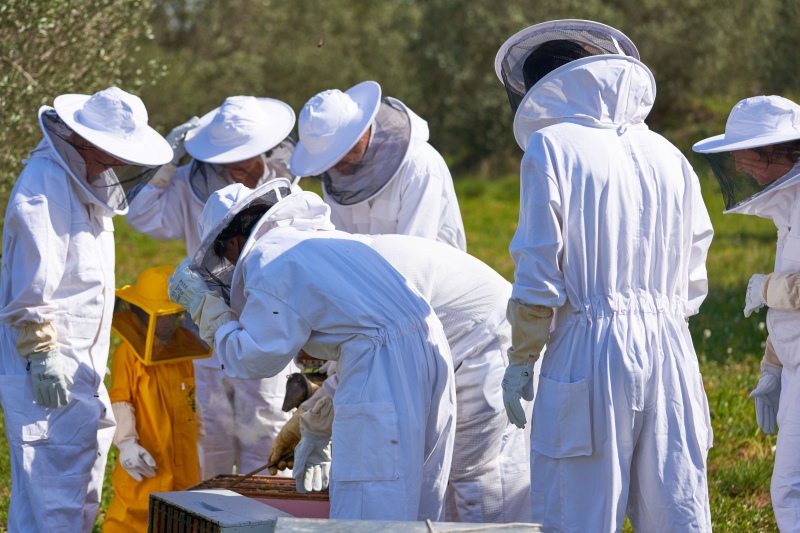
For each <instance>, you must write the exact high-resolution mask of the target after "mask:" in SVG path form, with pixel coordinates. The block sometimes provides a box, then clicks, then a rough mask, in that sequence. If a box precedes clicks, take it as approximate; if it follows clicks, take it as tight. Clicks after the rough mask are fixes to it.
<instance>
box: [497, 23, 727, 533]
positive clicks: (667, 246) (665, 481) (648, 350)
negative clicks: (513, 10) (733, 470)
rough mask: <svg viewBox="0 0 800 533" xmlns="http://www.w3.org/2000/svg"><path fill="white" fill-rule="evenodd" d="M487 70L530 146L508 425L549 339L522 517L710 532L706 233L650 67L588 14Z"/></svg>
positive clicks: (545, 31) (513, 313)
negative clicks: (703, 322) (664, 131)
mask: <svg viewBox="0 0 800 533" xmlns="http://www.w3.org/2000/svg"><path fill="white" fill-rule="evenodd" d="M495 69H496V71H497V75H498V77H499V78H500V79H501V80H502V81H503V82H504V84H505V86H506V89H507V91H508V95H509V100H510V102H511V107H512V110H513V111H515V117H514V135H515V137H516V139H517V142H518V144H519V146H520V147H521V148H523V149H524V150H525V155H524V156H523V158H522V164H521V176H520V179H521V194H522V196H521V202H520V219H519V225H518V228H517V232H516V234H515V235H514V239H513V241H512V242H511V246H510V251H511V254H512V256H513V258H514V262H515V263H516V271H515V282H514V286H513V291H512V297H511V300H510V301H509V304H508V319H509V321H510V322H511V328H512V347H511V349H510V350H509V352H508V357H509V360H510V362H509V366H508V369H507V370H506V374H505V378H504V380H503V394H504V397H505V402H506V408H507V410H508V416H509V419H510V420H511V421H512V422H514V423H515V424H517V425H519V426H520V427H521V426H522V425H523V424H525V423H526V422H527V420H526V418H525V416H524V413H523V411H522V409H521V406H520V405H519V403H518V401H519V398H520V396H522V395H523V391H524V389H525V388H526V387H527V386H528V383H529V381H530V380H531V377H532V366H533V363H534V361H535V360H536V358H537V357H538V354H539V353H540V350H541V348H542V346H543V345H544V344H545V343H547V344H548V345H547V351H546V352H545V354H544V360H543V362H542V370H541V376H540V378H539V385H538V392H537V395H536V399H535V402H534V407H533V422H532V424H533V427H532V429H531V441H532V442H531V450H532V451H531V454H532V457H531V492H532V503H533V521H534V522H541V523H543V524H544V530H545V531H562V532H566V531H576V532H577V531H580V532H583V531H619V530H621V529H622V524H623V520H624V517H625V514H626V513H627V515H628V517H629V518H630V520H631V523H632V525H633V528H634V529H635V530H636V531H670V532H678V531H692V532H698V531H711V520H710V512H709V502H708V488H707V481H706V458H707V453H708V449H709V448H710V446H711V444H712V432H711V426H710V424H709V412H708V405H707V400H706V396H705V392H704V390H703V385H702V379H701V376H700V372H699V370H698V363H697V357H696V354H695V351H694V348H693V346H692V344H691V337H690V335H689V330H688V326H687V319H688V317H690V316H691V315H694V314H696V313H697V312H698V308H699V306H700V304H701V302H702V301H703V299H704V298H705V296H706V293H707V280H706V270H705V258H706V253H707V250H708V247H709V245H710V243H711V238H712V235H713V231H712V228H711V223H710V221H709V218H708V213H707V212H706V208H705V205H704V204H703V199H702V197H701V195H700V185H699V182H698V179H697V176H696V175H695V173H694V172H693V170H692V168H691V166H690V165H689V163H688V161H687V160H686V159H685V158H684V157H683V156H682V155H681V153H680V152H679V151H678V149H677V148H675V147H674V146H672V145H671V144H670V143H669V142H668V141H666V140H665V139H664V138H663V137H661V136H660V135H658V134H656V133H653V132H651V131H650V130H649V129H648V128H647V126H646V125H645V123H644V119H645V117H646V116H647V113H648V112H649V111H650V108H651V107H652V105H653V101H654V98H655V82H654V81H653V77H652V75H651V74H650V71H649V70H648V69H647V67H645V66H644V65H643V64H642V63H641V62H640V61H639V60H638V52H637V50H636V47H635V46H634V45H633V43H632V42H631V41H630V40H629V39H628V38H627V37H626V36H625V35H623V34H622V33H621V32H619V31H617V30H615V29H614V28H611V27H608V26H605V25H603V24H599V23H596V22H592V21H582V20H562V21H551V22H545V23H542V24H537V25H535V26H531V27H529V28H527V29H525V30H522V31H521V32H519V33H517V34H516V35H514V36H512V37H511V38H510V39H508V40H507V41H506V42H505V43H504V44H503V46H502V47H501V48H500V50H499V52H498V54H497V56H496V60H495ZM553 309H555V316H553ZM551 328H552V329H551Z"/></svg>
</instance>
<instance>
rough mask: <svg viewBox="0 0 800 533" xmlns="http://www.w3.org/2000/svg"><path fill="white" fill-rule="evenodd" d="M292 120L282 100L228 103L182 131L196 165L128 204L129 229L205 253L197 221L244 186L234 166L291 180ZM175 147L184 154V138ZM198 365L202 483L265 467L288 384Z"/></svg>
mask: <svg viewBox="0 0 800 533" xmlns="http://www.w3.org/2000/svg"><path fill="white" fill-rule="evenodd" d="M294 121H295V118H294V111H293V110H292V109H291V108H290V107H289V106H288V105H287V104H285V103H283V102H281V101H279V100H275V99H272V98H255V97H252V96H232V97H229V98H227V99H226V100H225V102H223V104H222V106H220V107H219V108H216V109H213V110H211V111H209V112H208V113H206V114H205V115H204V116H203V117H201V118H200V119H199V120H196V125H195V127H194V128H193V129H191V130H189V131H188V132H185V133H186V141H185V147H186V151H187V152H188V153H189V155H190V156H192V158H193V160H192V161H191V162H190V163H189V164H186V165H183V166H181V167H179V168H178V169H177V172H176V171H175V168H174V166H173V167H172V169H171V172H172V173H173V174H174V175H173V176H171V177H168V178H166V179H160V180H159V179H158V178H162V176H157V177H156V178H155V179H154V180H153V181H154V182H155V184H149V185H146V186H145V187H144V188H143V189H142V191H141V192H140V193H139V195H138V196H137V198H136V199H135V200H134V201H133V202H131V207H130V210H129V212H128V215H127V217H126V219H127V221H128V223H129V224H130V225H131V226H132V227H133V228H134V229H136V230H138V231H140V232H142V233H144V234H145V235H149V236H150V237H154V238H156V239H160V240H182V241H185V242H186V253H187V255H189V256H191V255H192V254H194V252H195V251H196V250H197V248H198V247H199V246H200V235H199V233H198V229H197V220H198V219H199V217H200V213H202V211H203V206H204V205H205V203H206V201H207V200H208V197H209V196H210V195H211V193H213V192H214V191H216V190H218V189H221V188H222V187H224V186H226V185H228V184H230V183H234V182H235V181H236V180H237V179H240V178H237V175H236V174H235V173H231V172H229V171H228V169H229V168H230V167H235V166H236V165H239V164H240V163H241V162H242V161H252V160H256V161H255V164H254V165H253V166H254V167H255V169H256V170H255V172H256V174H257V175H256V176H248V177H247V178H248V179H251V180H252V183H246V184H248V185H250V184H252V185H260V184H263V183H266V182H268V181H270V180H273V179H275V178H277V177H291V173H290V172H289V168H288V167H289V158H290V157H291V152H292V149H293V147H294V144H293V141H292V139H291V138H288V137H287V135H289V132H290V131H291V130H292V128H293V127H294ZM188 126H189V125H188V124H187V125H184V126H183V127H179V128H176V130H181V129H186V127H188ZM176 143H177V145H178V147H179V150H180V144H181V143H180V139H176ZM181 153H182V151H181ZM178 159H180V157H177V158H176V162H177V160H178ZM258 160H260V162H261V164H260V165H259V164H258ZM164 170H165V171H167V172H169V170H170V169H168V168H167V169H164ZM167 176H169V174H167ZM240 181H241V179H240ZM194 366H195V379H196V386H197V394H196V398H197V401H198V402H199V403H200V406H201V408H202V410H203V416H204V419H205V427H206V434H205V437H204V438H203V439H201V445H202V453H203V458H202V461H203V467H204V470H203V472H204V477H206V478H211V477H214V476H217V475H220V474H230V473H231V472H232V469H233V466H234V463H235V464H236V465H237V471H238V472H239V473H247V472H250V471H252V470H255V469H256V468H258V467H260V466H263V465H264V463H265V462H266V460H267V454H268V453H269V448H270V446H271V444H272V440H273V439H274V438H275V435H277V433H278V431H279V430H280V427H281V426H282V425H283V424H284V423H285V422H286V420H287V419H288V415H287V414H286V413H284V412H283V411H282V410H281V405H282V402H283V397H284V395H285V393H286V379H285V377H284V376H276V377H274V378H269V379H263V380H239V379H233V378H231V377H229V376H227V375H226V374H225V373H224V372H223V371H222V370H221V368H220V364H219V359H217V357H216V356H214V355H212V356H211V357H209V358H206V359H199V360H196V361H195V362H194ZM294 370H296V369H295V368H294V367H292V368H290V369H289V371H290V372H291V371H294Z"/></svg>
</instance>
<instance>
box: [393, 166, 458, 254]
mask: <svg viewBox="0 0 800 533" xmlns="http://www.w3.org/2000/svg"><path fill="white" fill-rule="evenodd" d="M436 155H437V156H438V153H437V154H436ZM431 157H432V156H431V155H430V154H427V153H425V152H422V151H420V153H419V154H418V155H416V157H414V158H413V159H411V160H410V161H408V162H406V163H405V164H404V165H403V168H402V169H401V172H402V173H403V175H402V176H399V178H400V179H402V180H403V186H402V202H401V204H400V212H399V213H398V215H397V233H399V234H401V235H413V236H416V237H424V238H426V239H433V240H435V239H436V237H437V235H438V234H439V223H440V220H441V218H442V209H443V194H444V192H443V191H444V183H443V176H442V175H441V173H442V172H443V170H442V169H441V168H439V166H438V165H435V164H434V161H431V160H429V159H430V158H431ZM439 157H441V156H439ZM444 171H447V167H446V166H445V167H444ZM448 172H449V171H448ZM396 179H397V178H396ZM451 179H452V178H451Z"/></svg>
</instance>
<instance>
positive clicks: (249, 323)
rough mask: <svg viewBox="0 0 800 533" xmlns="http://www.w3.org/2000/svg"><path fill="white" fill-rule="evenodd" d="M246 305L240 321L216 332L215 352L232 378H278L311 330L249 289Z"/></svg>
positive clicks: (266, 296)
mask: <svg viewBox="0 0 800 533" xmlns="http://www.w3.org/2000/svg"><path fill="white" fill-rule="evenodd" d="M245 302H246V303H245V305H244V308H243V309H242V314H241V316H240V317H239V320H238V321H234V322H229V323H228V324H225V325H223V326H221V327H220V328H219V329H218V330H217V333H216V336H215V339H214V351H215V352H216V354H217V356H218V357H219V359H220V362H221V363H222V367H223V369H224V370H225V373H226V374H228V375H229V376H233V377H237V378H245V379H260V378H266V377H272V376H275V375H277V374H278V373H279V372H281V371H282V370H283V369H284V368H286V365H288V364H289V363H290V362H291V361H292V359H293V358H294V356H295V354H297V352H299V351H300V348H302V347H303V345H305V343H306V341H308V339H309V337H310V336H311V326H309V324H308V323H307V322H306V321H305V320H303V318H302V317H301V316H300V315H299V314H298V313H296V312H295V311H294V310H293V309H292V308H291V307H289V306H288V305H286V304H284V303H283V302H282V301H280V300H279V299H277V298H275V297H274V296H272V295H271V294H268V293H266V292H264V291H260V290H258V289H246V290H245Z"/></svg>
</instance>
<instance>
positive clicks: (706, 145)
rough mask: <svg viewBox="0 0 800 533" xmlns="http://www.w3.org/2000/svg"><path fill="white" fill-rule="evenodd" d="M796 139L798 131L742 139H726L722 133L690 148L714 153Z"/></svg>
mask: <svg viewBox="0 0 800 533" xmlns="http://www.w3.org/2000/svg"><path fill="white" fill-rule="evenodd" d="M798 139H800V133H798V132H794V133H781V134H774V135H762V136H758V137H751V138H749V139H744V140H731V139H726V138H725V134H724V133H723V134H721V135H715V136H713V137H709V138H708V139H703V140H702V141H699V142H697V143H695V144H694V146H692V150H694V151H695V152H697V153H699V154H716V153H719V152H733V151H735V150H747V149H749V148H759V147H761V146H769V145H771V144H780V143H785V142H789V141H796V140H798Z"/></svg>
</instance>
